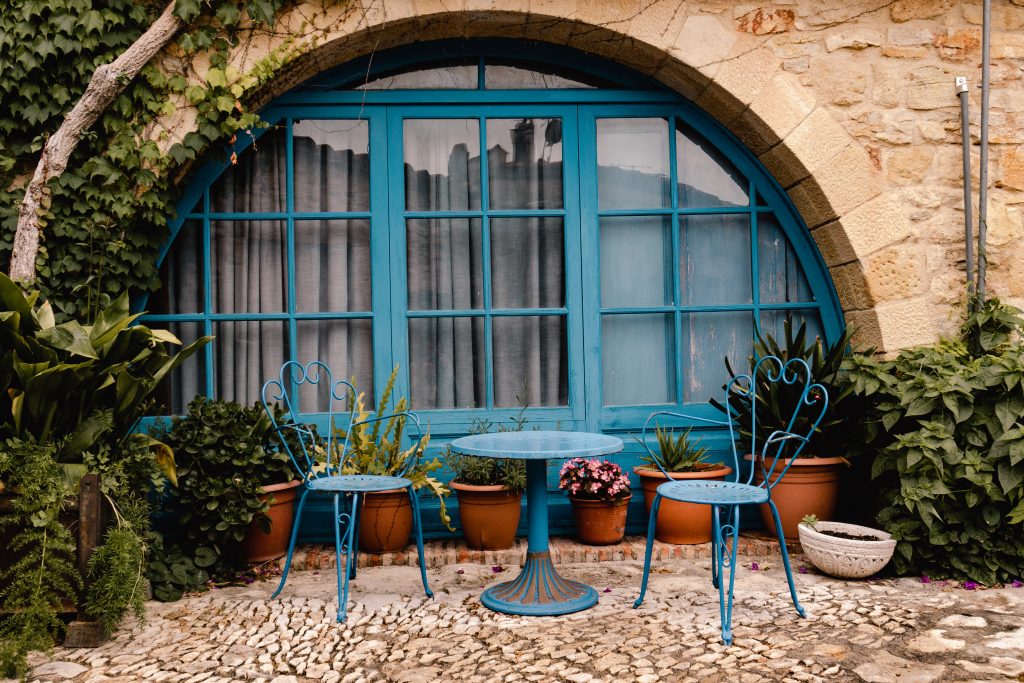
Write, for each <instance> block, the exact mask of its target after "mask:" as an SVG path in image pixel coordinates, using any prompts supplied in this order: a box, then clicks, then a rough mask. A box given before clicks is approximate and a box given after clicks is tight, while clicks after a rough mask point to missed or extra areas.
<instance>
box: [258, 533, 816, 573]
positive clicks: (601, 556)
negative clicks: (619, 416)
mask: <svg viewBox="0 0 1024 683" xmlns="http://www.w3.org/2000/svg"><path fill="white" fill-rule="evenodd" d="M550 546H551V558H552V560H554V562H555V563H570V562H574V563H575V562H582V563H590V562H621V561H624V560H642V559H644V549H645V538H644V537H643V536H627V537H626V538H625V539H623V540H622V542H621V543H615V544H613V545H605V546H594V545H585V544H583V543H580V542H579V541H577V540H576V539H573V538H552V539H551V541H550ZM786 546H787V548H788V549H789V552H790V554H793V553H799V552H801V551H800V545H799V543H797V542H794V541H789V542H787V544H786ZM737 552H738V553H739V555H741V556H744V557H771V556H777V555H779V543H778V541H777V540H775V539H774V538H768V537H761V536H756V535H752V536H747V535H741V536H740V544H739V548H738V549H737ZM424 554H425V556H426V564H427V567H428V568H430V569H436V568H439V567H444V566H447V565H452V564H485V565H487V564H489V565H519V564H521V563H522V561H523V558H524V557H525V554H526V539H525V538H517V539H516V542H515V545H513V546H512V547H511V548H507V549H505V550H470V549H469V548H468V547H466V543H465V541H463V540H462V539H457V540H455V539H453V540H444V541H430V542H427V543H425V544H424ZM710 557H711V544H710V543H701V544H698V545H671V544H668V543H661V542H659V541H655V542H654V559H655V560H679V559H682V560H696V559H707V558H710ZM277 563H278V565H279V566H280V567H283V566H284V558H281V559H280V560H278V561H277ZM417 565H418V562H417V557H416V547H415V546H413V545H410V546H408V547H406V548H405V549H404V550H400V551H397V552H393V553H380V554H372V553H364V552H361V553H359V563H358V566H359V567H405V566H417ZM333 568H334V546H333V545H326V544H323V545H305V546H301V547H299V548H296V550H295V555H294V557H293V558H292V569H293V570H297V571H304V570H305V571H309V570H323V569H333Z"/></svg>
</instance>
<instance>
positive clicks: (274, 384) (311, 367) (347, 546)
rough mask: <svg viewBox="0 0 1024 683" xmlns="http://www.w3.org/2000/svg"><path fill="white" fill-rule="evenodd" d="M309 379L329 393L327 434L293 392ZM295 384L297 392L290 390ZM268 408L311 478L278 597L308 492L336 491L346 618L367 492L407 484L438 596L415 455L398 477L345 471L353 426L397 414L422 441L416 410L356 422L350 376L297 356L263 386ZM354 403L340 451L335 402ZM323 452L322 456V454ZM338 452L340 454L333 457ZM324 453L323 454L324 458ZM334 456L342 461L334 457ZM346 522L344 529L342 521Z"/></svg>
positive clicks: (341, 604)
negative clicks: (305, 415)
mask: <svg viewBox="0 0 1024 683" xmlns="http://www.w3.org/2000/svg"><path fill="white" fill-rule="evenodd" d="M303 384H308V385H311V386H315V387H317V388H318V389H320V390H322V391H324V392H325V393H326V398H327V417H328V423H327V435H326V436H321V435H319V434H318V433H317V431H316V430H315V429H314V428H312V427H310V426H309V425H307V424H304V423H302V422H301V421H300V420H299V415H298V413H297V412H296V410H295V408H294V404H293V402H292V398H291V397H292V395H293V393H292V391H295V392H297V391H298V389H299V387H300V386H302V385H303ZM289 389H291V390H292V391H289ZM262 401H263V408H264V410H266V411H267V415H268V416H269V417H270V420H271V422H272V423H273V428H274V431H275V432H276V433H277V435H278V437H279V438H280V440H281V446H282V448H283V449H284V451H285V452H286V453H287V454H288V457H289V458H291V461H292V465H294V467H295V469H296V470H297V471H298V473H299V476H300V478H301V479H302V480H303V482H304V483H305V486H303V490H302V496H301V497H300V498H299V506H298V509H297V510H296V512H295V523H294V525H293V526H292V535H291V540H290V541H289V542H288V557H287V559H286V560H285V564H284V572H283V574H282V575H281V583H280V584H279V585H278V587H277V590H275V591H274V593H273V595H271V596H270V597H271V599H273V598H276V597H277V596H278V594H279V593H280V592H281V590H282V589H283V588H284V584H285V581H287V580H288V570H289V569H291V565H292V554H293V552H294V551H295V539H296V537H297V536H298V533H299V524H300V523H301V521H302V509H303V506H305V504H306V497H307V496H308V495H309V494H310V493H317V494H324V495H330V496H333V498H334V517H335V524H334V552H335V559H336V567H337V573H338V621H339V622H341V621H345V617H346V610H347V607H348V582H349V579H354V578H355V577H356V561H357V559H358V552H359V550H358V549H359V505H360V500H361V498H362V496H363V495H364V494H366V493H370V492H373V491H386V490H389V489H405V490H406V491H408V492H409V500H410V501H411V502H412V513H413V514H412V518H413V525H414V531H415V534H416V550H417V552H418V553H419V560H420V577H421V578H422V580H423V590H424V592H426V594H427V597H428V598H432V597H434V594H433V592H432V591H431V590H430V586H429V584H428V583H427V568H426V563H425V562H424V560H423V525H422V522H421V521H420V508H419V498H418V497H417V495H416V492H415V491H414V490H413V484H412V481H410V480H409V479H407V478H406V477H405V476H404V475H405V474H406V473H407V472H408V471H409V470H410V469H411V468H412V467H413V466H414V465H415V460H414V459H410V460H409V462H407V463H406V466H405V467H404V468H403V469H402V471H401V472H400V473H398V475H397V476H376V475H364V474H340V472H341V470H342V468H343V466H344V464H345V460H346V457H347V455H348V453H349V435H350V434H351V433H352V428H353V427H356V426H359V425H362V424H369V423H373V422H380V421H382V420H390V419H392V418H405V419H406V420H408V422H409V423H410V424H411V425H413V427H414V429H415V431H416V438H417V440H418V441H422V439H423V432H422V430H421V429H420V421H419V418H417V417H416V415H415V414H413V413H411V412H408V411H403V412H398V413H392V414H389V415H377V416H376V417H372V418H368V419H365V420H359V421H354V418H355V408H356V390H355V387H353V386H352V385H351V384H349V383H348V382H346V381H345V380H337V381H335V380H334V379H333V376H332V374H331V370H330V368H328V367H327V365H325V364H324V363H322V362H320V361H312V362H310V363H307V364H306V365H302V364H301V363H298V362H296V361H288V362H287V363H285V364H284V365H283V366H281V374H280V377H279V378H278V379H272V380H269V381H268V382H266V383H265V384H264V385H263V392H262ZM345 401H347V402H348V411H347V412H348V420H347V422H346V423H345V424H344V425H343V426H344V427H345V441H344V443H343V444H342V446H341V448H340V450H339V449H338V448H337V444H336V443H335V421H334V418H335V405H336V404H338V405H339V407H340V404H342V403H343V402H345ZM278 402H279V403H281V404H283V406H284V409H285V414H286V416H287V418H288V421H287V422H284V423H279V422H278V418H277V415H275V411H274V409H273V408H272V407H271V406H272V404H274V403H278ZM321 453H322V456H321ZM335 454H337V456H338V457H337V458H336V459H334V458H333V456H334V455H335ZM321 457H322V459H321ZM332 459H334V460H336V461H334V462H332ZM343 525H344V532H343V531H342V526H343ZM342 552H344V553H345V577H344V583H342V574H341V569H342V567H341V555H342Z"/></svg>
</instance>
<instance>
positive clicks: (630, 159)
mask: <svg viewBox="0 0 1024 683" xmlns="http://www.w3.org/2000/svg"><path fill="white" fill-rule="evenodd" d="M597 186H598V202H599V206H600V208H602V209H641V208H643V209H652V208H660V207H664V206H671V204H672V195H671V192H670V186H671V177H670V173H669V161H668V122H667V121H666V120H665V119H598V120H597Z"/></svg>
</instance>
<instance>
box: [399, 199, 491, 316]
mask: <svg viewBox="0 0 1024 683" xmlns="http://www.w3.org/2000/svg"><path fill="white" fill-rule="evenodd" d="M405 242H406V254H407V257H406V277H407V281H408V295H409V310H411V311H438V310H444V311H450V310H460V311H464V310H469V309H473V308H482V307H483V305H484V276H483V259H482V253H483V252H482V248H483V240H482V237H481V232H480V219H479V218H429V219H428V218H422V219H419V218H413V219H410V220H409V222H408V223H407V224H406V231H405Z"/></svg>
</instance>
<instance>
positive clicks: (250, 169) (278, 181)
mask: <svg viewBox="0 0 1024 683" xmlns="http://www.w3.org/2000/svg"><path fill="white" fill-rule="evenodd" d="M285 135H286V134H285V130H284V127H283V126H281V127H275V128H272V129H271V130H268V131H267V132H266V133H264V134H263V135H262V136H260V137H259V138H257V140H256V143H255V144H253V145H251V146H250V147H249V148H248V149H246V150H245V151H244V152H243V153H242V154H241V155H240V156H239V157H238V163H236V164H234V165H233V166H229V167H228V168H227V170H226V171H224V173H223V174H222V175H221V176H220V178H218V179H217V181H216V182H215V183H214V184H213V187H211V188H210V209H211V210H212V211H213V212H214V213H232V212H237V213H257V212H269V211H284V210H285V202H286V200H287V196H286V190H285V186H286V184H287V183H286V181H287V175H286V171H285V169H286V168H287V155H286V153H285Z"/></svg>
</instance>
